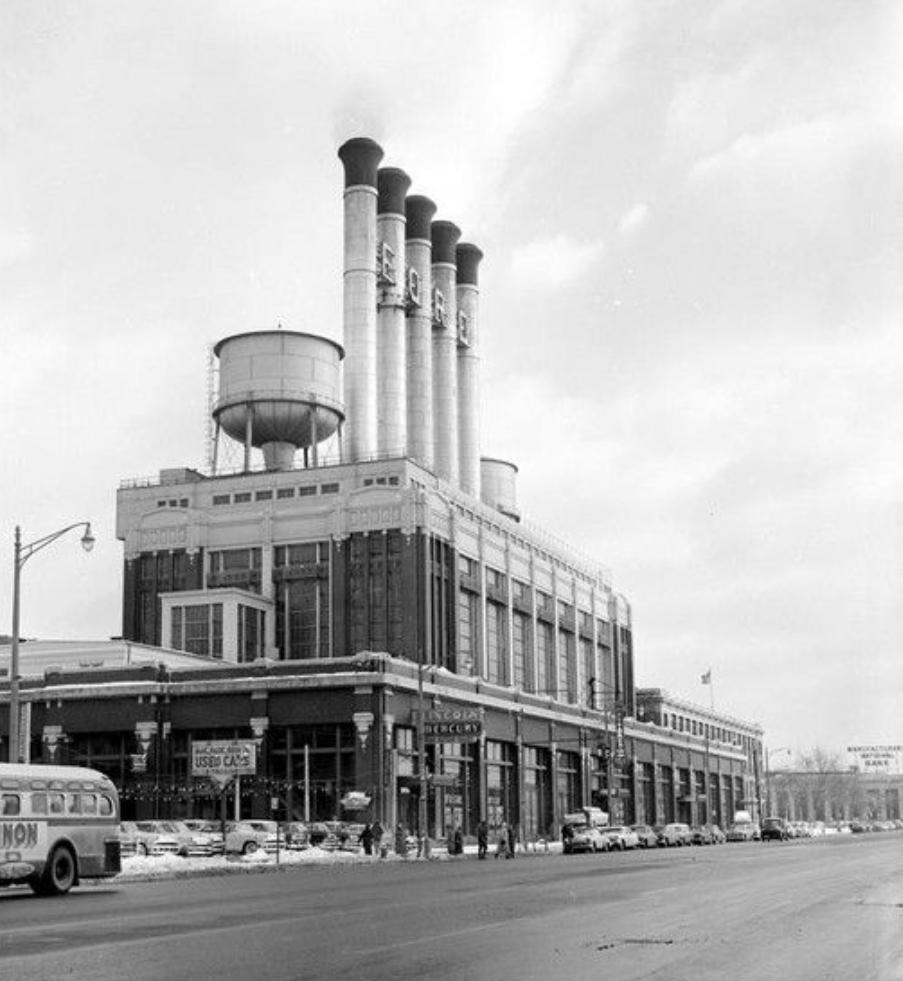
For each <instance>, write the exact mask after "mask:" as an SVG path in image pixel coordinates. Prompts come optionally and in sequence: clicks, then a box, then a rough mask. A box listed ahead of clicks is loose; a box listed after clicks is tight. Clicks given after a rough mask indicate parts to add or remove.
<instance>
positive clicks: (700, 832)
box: [690, 824, 724, 845]
mask: <svg viewBox="0 0 903 981" xmlns="http://www.w3.org/2000/svg"><path fill="white" fill-rule="evenodd" d="M690 831H691V834H692V840H693V844H694V845H720V844H721V843H722V842H723V841H724V832H723V831H722V830H721V828H719V827H718V825H717V824H699V825H696V826H695V827H693V828H691V829H690Z"/></svg>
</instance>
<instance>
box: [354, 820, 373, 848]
mask: <svg viewBox="0 0 903 981" xmlns="http://www.w3.org/2000/svg"><path fill="white" fill-rule="evenodd" d="M358 840H359V841H360V843H361V844H362V845H363V846H364V854H365V855H372V854H373V828H372V827H371V826H370V824H369V823H368V824H365V825H364V830H363V831H362V832H361V833H360V837H359V839H358Z"/></svg>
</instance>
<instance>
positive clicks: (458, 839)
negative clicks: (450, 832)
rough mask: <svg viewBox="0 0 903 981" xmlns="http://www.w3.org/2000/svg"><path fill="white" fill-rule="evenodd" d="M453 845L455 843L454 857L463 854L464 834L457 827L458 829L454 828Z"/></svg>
mask: <svg viewBox="0 0 903 981" xmlns="http://www.w3.org/2000/svg"><path fill="white" fill-rule="evenodd" d="M454 843H455V854H456V855H463V854H464V832H463V831H462V830H461V829H460V828H459V827H458V828H455V834H454Z"/></svg>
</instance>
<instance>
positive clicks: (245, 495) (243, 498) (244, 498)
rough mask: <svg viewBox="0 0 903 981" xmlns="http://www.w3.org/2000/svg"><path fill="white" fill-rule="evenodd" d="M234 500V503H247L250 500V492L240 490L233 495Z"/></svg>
mask: <svg viewBox="0 0 903 981" xmlns="http://www.w3.org/2000/svg"><path fill="white" fill-rule="evenodd" d="M234 500H235V503H236V504H247V503H248V502H249V501H250V500H251V492H250V491H242V493H241V494H236V495H235V498H234Z"/></svg>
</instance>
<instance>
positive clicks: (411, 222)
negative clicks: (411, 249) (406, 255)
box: [404, 194, 436, 241]
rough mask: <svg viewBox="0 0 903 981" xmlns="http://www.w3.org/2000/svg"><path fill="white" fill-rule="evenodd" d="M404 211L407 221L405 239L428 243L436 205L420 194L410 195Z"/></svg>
mask: <svg viewBox="0 0 903 981" xmlns="http://www.w3.org/2000/svg"><path fill="white" fill-rule="evenodd" d="M404 210H405V216H406V217H407V219H408V227H407V232H406V237H407V238H425V239H426V240H427V241H429V238H430V225H431V224H432V221H433V215H434V214H435V213H436V205H435V204H434V203H433V202H432V201H430V199H429V198H425V197H424V196H423V195H422V194H412V195H410V196H409V197H408V199H407V200H406V201H405V203H404Z"/></svg>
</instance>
